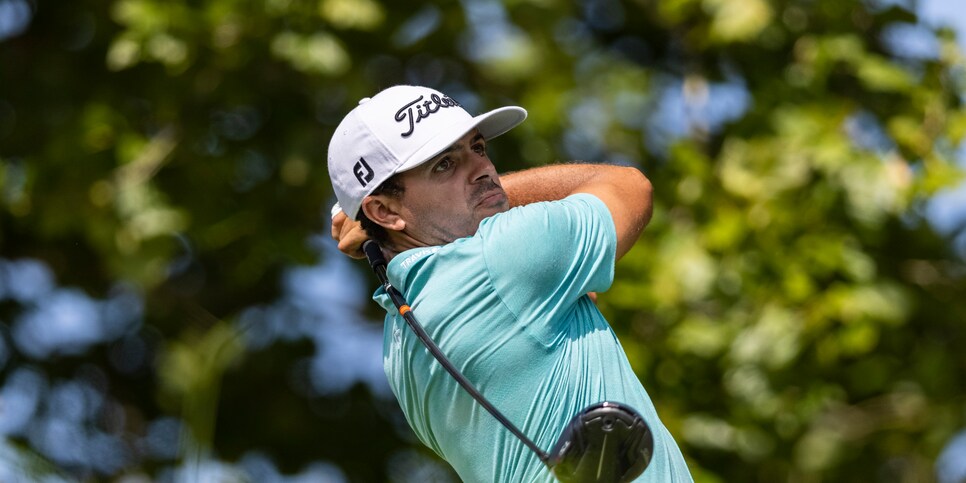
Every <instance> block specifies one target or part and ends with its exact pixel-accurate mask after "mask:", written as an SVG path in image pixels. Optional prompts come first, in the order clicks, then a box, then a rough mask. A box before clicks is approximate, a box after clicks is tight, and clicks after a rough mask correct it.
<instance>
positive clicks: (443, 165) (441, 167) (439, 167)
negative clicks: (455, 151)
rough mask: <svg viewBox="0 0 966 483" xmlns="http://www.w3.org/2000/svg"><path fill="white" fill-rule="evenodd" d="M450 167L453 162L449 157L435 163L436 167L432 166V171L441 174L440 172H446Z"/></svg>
mask: <svg viewBox="0 0 966 483" xmlns="http://www.w3.org/2000/svg"><path fill="white" fill-rule="evenodd" d="M452 165H453V160H452V159H450V158H449V156H447V157H445V158H443V159H441V160H439V162H438V163H436V166H433V171H435V172H437V173H441V172H443V171H446V170H447V169H449V168H450V166H452Z"/></svg>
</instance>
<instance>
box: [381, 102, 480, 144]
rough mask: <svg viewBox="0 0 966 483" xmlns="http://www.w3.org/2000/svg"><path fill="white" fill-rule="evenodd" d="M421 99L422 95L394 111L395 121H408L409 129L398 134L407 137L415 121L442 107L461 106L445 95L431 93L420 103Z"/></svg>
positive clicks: (413, 127) (414, 126)
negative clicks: (414, 111)
mask: <svg viewBox="0 0 966 483" xmlns="http://www.w3.org/2000/svg"><path fill="white" fill-rule="evenodd" d="M422 100H423V96H419V97H418V98H417V99H416V100H415V101H412V102H410V103H409V104H406V105H405V106H402V108H401V109H399V110H398V111H396V117H395V119H396V121H397V122H405V121H406V120H408V121H409V130H408V131H406V132H403V133H402V134H400V136H402V137H404V138H408V137H409V136H410V135H411V134H412V133H413V131H414V130H415V129H416V123H417V122H419V121H422V120H423V119H425V118H427V117H429V116H430V115H431V114H433V113H435V112H436V111H439V110H440V109H442V108H444V107H454V106H457V107H463V106H460V103H458V102H456V101H454V100H453V99H452V98H450V97H449V96H446V95H443V97H439V95H438V94H431V95H430V96H429V100H428V101H424V102H422V103H420V101H422ZM413 108H415V109H416V113H415V114H413Z"/></svg>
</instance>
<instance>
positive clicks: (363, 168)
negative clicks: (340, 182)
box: [352, 158, 374, 187]
mask: <svg viewBox="0 0 966 483" xmlns="http://www.w3.org/2000/svg"><path fill="white" fill-rule="evenodd" d="M352 173H353V174H355V175H356V179H357V180H359V184H361V185H362V186H363V187H365V185H367V184H369V182H370V181H372V177H373V175H374V173H373V172H372V168H370V167H369V163H367V162H366V160H365V159H364V158H359V162H358V163H356V165H355V166H353V167H352Z"/></svg>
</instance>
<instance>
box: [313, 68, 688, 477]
mask: <svg viewBox="0 0 966 483" xmlns="http://www.w3.org/2000/svg"><path fill="white" fill-rule="evenodd" d="M525 118H526V111H525V110H523V109H522V108H520V107H503V108H500V109H495V110H493V111H490V112H487V113H485V114H482V115H479V116H476V117H473V116H471V115H470V114H468V113H467V112H466V111H465V110H464V109H463V108H462V107H461V106H460V104H459V103H458V102H457V101H456V100H454V99H453V98H451V97H449V96H447V95H445V94H443V93H441V92H439V91H436V90H433V89H431V88H427V87H419V86H395V87H391V88H389V89H386V90H384V91H382V92H380V93H378V94H377V95H375V96H374V97H372V98H366V99H363V100H362V101H360V102H359V105H358V106H357V107H356V108H355V109H353V110H352V111H351V112H349V114H348V115H346V117H345V118H344V119H343V120H342V122H341V124H339V126H338V128H337V129H336V131H335V134H334V135H333V137H332V141H331V143H330V144H329V152H328V169H329V176H330V179H331V181H332V185H333V188H334V190H335V194H336V197H337V198H338V201H339V205H340V206H341V209H342V213H336V214H335V216H334V217H333V224H332V236H333V238H335V239H336V240H337V241H338V242H339V248H340V250H342V251H343V252H344V253H346V254H349V255H350V256H354V257H357V258H361V257H362V253H361V252H360V250H359V248H360V246H361V244H362V242H363V241H365V240H366V239H368V238H372V239H375V240H376V241H378V242H379V244H380V245H381V246H382V247H383V251H384V253H385V255H386V257H387V258H388V259H389V265H388V269H387V272H388V276H389V279H390V281H391V282H392V284H393V285H394V286H395V287H396V288H398V289H399V290H400V291H401V292H402V293H403V295H404V296H405V298H406V300H408V301H409V303H410V305H411V306H412V308H413V311H414V312H415V313H416V314H418V317H419V320H420V321H421V322H422V324H423V326H424V327H425V329H426V331H427V332H428V333H429V335H430V336H431V337H432V338H433V339H434V340H435V341H436V342H437V344H438V345H439V346H440V348H441V349H442V350H443V352H445V353H446V355H447V356H448V357H449V359H450V360H451V361H452V362H453V363H454V364H455V365H456V366H457V368H458V369H459V370H460V371H462V372H463V374H464V375H465V376H466V377H467V378H468V379H469V380H470V381H472V382H473V384H474V385H475V386H476V387H477V389H479V390H480V392H482V393H483V394H484V395H485V396H486V398H487V399H489V400H490V401H491V402H492V403H493V404H494V405H495V406H496V407H498V408H500V411H501V412H503V414H504V415H505V416H506V417H507V418H508V419H509V420H510V421H512V422H513V424H515V425H516V426H517V427H518V428H520V430H521V431H522V432H523V433H524V434H526V435H528V436H529V437H530V438H531V439H533V441H534V442H535V443H536V444H537V445H538V446H540V447H542V448H548V447H550V446H551V445H552V444H553V443H554V442H555V440H556V439H557V437H558V435H559V434H560V432H561V431H562V429H563V428H564V427H565V426H566V424H567V423H568V421H569V420H570V419H571V418H572V417H573V416H574V415H575V414H577V413H578V412H579V411H580V410H581V409H582V408H584V407H586V406H589V405H591V404H593V403H597V402H600V401H614V402H618V403H623V404H626V405H628V406H630V407H632V408H634V409H635V410H637V411H638V412H639V413H640V414H641V415H642V416H643V418H644V420H645V421H646V422H647V424H648V426H649V427H650V428H651V431H652V432H653V435H654V455H653V459H652V460H651V463H650V466H649V467H648V468H647V470H646V471H645V472H644V473H643V475H642V476H641V477H640V478H639V480H638V481H654V482H676V481H691V476H690V473H689V472H688V468H687V465H686V463H685V461H684V458H683V457H682V455H681V452H680V450H679V449H678V446H677V444H676V443H675V442H674V439H673V438H672V436H671V434H670V433H669V432H668V431H667V429H666V428H665V427H664V425H663V424H662V423H661V420H660V418H659V417H658V415H657V412H656V411H655V409H654V405H653V403H652V402H651V399H650V397H649V396H648V394H647V392H646V391H645V390H644V387H643V386H642V385H641V382H640V381H639V380H638V378H637V376H636V375H635V374H634V371H633V370H632V369H631V366H630V364H629V363H628V361H627V356H626V355H625V354H624V350H623V349H622V347H621V345H620V342H619V341H618V340H617V337H616V335H615V334H614V331H613V330H612V329H611V327H610V325H609V324H608V323H607V321H606V320H605V319H604V317H603V316H602V315H601V313H600V311H598V310H597V307H596V305H595V304H594V302H593V301H592V300H591V297H589V296H588V294H592V293H595V292H603V291H606V290H607V289H608V288H609V287H610V285H611V283H612V282H613V278H614V264H615V263H616V261H617V260H619V259H620V258H621V257H622V256H623V255H624V254H625V253H627V251H628V250H630V249H631V247H632V246H633V245H634V242H635V241H636V240H637V238H638V236H639V235H640V233H641V231H642V230H643V229H644V226H645V225H646V224H647V223H648V221H649V219H650V216H651V186H650V182H649V181H648V180H647V178H645V177H644V175H643V174H641V172H640V171H639V170H637V169H635V168H630V167H617V166H606V165H579V164H567V165H555V166H546V167H541V168H536V169H530V170H526V171H521V172H517V173H512V174H508V175H499V174H497V172H496V168H495V167H494V166H493V163H492V162H491V161H490V159H489V157H488V156H487V151H486V147H487V143H488V142H489V141H490V140H491V139H493V138H494V137H496V136H499V135H500V134H503V133H505V132H506V131H508V130H510V129H511V128H513V127H514V126H516V125H518V124H520V123H521V122H523V120H524V119H525ZM373 299H374V300H375V301H376V302H377V303H379V304H380V305H382V306H383V307H384V308H385V310H386V312H387V315H386V319H385V328H384V339H383V363H384V366H385V371H386V375H387V377H388V379H389V384H390V386H391V387H392V390H393V392H394V394H395V395H396V399H397V400H398V401H399V405H400V406H401V407H402V411H403V413H404V414H405V416H406V419H407V421H408V422H409V425H410V426H411V427H412V429H413V431H414V432H415V433H416V436H417V437H419V439H420V441H422V442H423V443H424V444H426V445H427V446H429V447H430V448H432V449H433V451H435V452H436V453H437V454H438V455H439V456H440V457H442V458H443V459H444V460H446V461H447V462H449V464H451V465H452V466H453V468H454V469H455V470H456V472H457V473H458V474H459V476H460V477H461V478H462V479H463V480H464V481H467V482H497V481H498V482H531V481H553V476H552V474H551V473H550V471H549V470H548V469H547V467H546V466H545V465H544V464H543V463H542V462H541V461H540V459H539V458H538V457H537V456H536V455H534V454H533V452H531V451H530V450H529V449H528V448H527V447H526V446H525V445H524V444H523V443H522V442H521V441H520V440H518V439H517V438H515V437H514V436H513V435H512V434H511V433H510V432H509V431H507V430H506V429H505V428H504V427H503V426H501V425H500V423H499V422H498V421H497V420H496V419H494V418H493V416H491V415H490V414H489V413H487V412H486V410H484V409H483V408H482V407H481V406H480V405H479V404H477V403H476V401H474V400H473V398H472V397H471V396H470V395H469V394H467V393H466V392H464V391H463V390H462V389H461V388H460V386H459V385H458V383H457V382H456V381H455V380H454V379H453V378H451V377H450V376H449V374H447V372H446V371H445V370H444V369H443V368H442V367H441V366H440V365H439V364H438V363H437V362H436V361H435V360H434V359H433V356H432V355H431V354H430V353H429V352H428V351H427V350H426V349H425V348H424V347H423V346H422V345H421V343H420V341H419V340H418V338H417V337H416V336H415V335H414V334H413V333H412V332H411V331H410V330H408V328H407V326H406V323H405V321H404V319H403V318H402V317H401V316H400V315H399V312H398V311H397V310H396V308H395V307H394V306H393V304H392V302H391V300H390V299H389V297H388V295H387V294H386V293H385V291H384V290H383V289H382V288H380V289H379V290H377V291H376V293H375V295H374V296H373Z"/></svg>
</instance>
